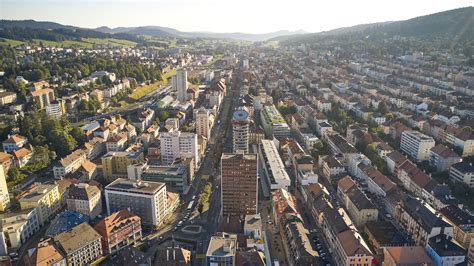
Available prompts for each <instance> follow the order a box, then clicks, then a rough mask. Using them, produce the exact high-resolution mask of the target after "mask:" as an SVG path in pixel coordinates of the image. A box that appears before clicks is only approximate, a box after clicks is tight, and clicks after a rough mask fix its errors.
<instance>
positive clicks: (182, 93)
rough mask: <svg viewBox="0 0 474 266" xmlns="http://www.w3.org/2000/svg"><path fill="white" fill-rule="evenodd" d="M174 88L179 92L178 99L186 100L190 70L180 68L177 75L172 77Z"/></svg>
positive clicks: (181, 101) (180, 100) (182, 101)
mask: <svg viewBox="0 0 474 266" xmlns="http://www.w3.org/2000/svg"><path fill="white" fill-rule="evenodd" d="M171 85H172V88H173V90H175V91H176V92H178V101H179V102H180V103H184V102H186V99H187V91H188V72H187V71H186V70H185V69H179V70H178V71H177V72H176V75H175V76H173V77H172V78H171Z"/></svg>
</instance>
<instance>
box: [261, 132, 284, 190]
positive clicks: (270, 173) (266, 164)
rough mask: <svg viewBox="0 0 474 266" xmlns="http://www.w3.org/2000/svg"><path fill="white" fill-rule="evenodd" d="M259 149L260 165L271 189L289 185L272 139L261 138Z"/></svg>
mask: <svg viewBox="0 0 474 266" xmlns="http://www.w3.org/2000/svg"><path fill="white" fill-rule="evenodd" d="M261 143H262V144H261V145H260V149H259V154H258V157H259V161H260V164H259V166H260V167H263V170H264V173H265V174H264V176H262V178H266V179H267V184H269V185H270V189H271V190H277V189H280V188H282V189H285V190H288V188H289V187H290V185H291V180H290V177H289V176H288V173H287V172H286V169H285V165H284V164H283V161H282V159H281V157H280V154H279V152H278V149H277V147H276V145H275V143H274V142H273V141H272V140H268V139H262V141H261Z"/></svg>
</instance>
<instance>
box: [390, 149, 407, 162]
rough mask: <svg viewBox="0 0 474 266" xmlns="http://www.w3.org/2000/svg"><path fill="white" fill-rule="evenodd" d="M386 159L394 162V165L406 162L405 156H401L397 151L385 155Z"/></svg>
mask: <svg viewBox="0 0 474 266" xmlns="http://www.w3.org/2000/svg"><path fill="white" fill-rule="evenodd" d="M387 158H389V159H390V160H392V161H394V162H395V164H398V165H400V164H402V163H403V162H405V161H406V160H408V159H407V158H406V157H405V156H403V154H401V153H400V152H398V151H392V152H391V153H389V154H387Z"/></svg>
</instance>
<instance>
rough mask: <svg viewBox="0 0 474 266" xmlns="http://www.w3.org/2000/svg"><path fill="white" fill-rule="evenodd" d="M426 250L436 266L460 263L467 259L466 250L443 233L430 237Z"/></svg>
mask: <svg viewBox="0 0 474 266" xmlns="http://www.w3.org/2000/svg"><path fill="white" fill-rule="evenodd" d="M426 252H427V253H428V255H429V256H430V257H431V259H432V260H433V262H434V265H435V266H443V265H459V264H460V263H463V262H464V261H465V260H466V250H464V249H463V248H462V247H460V246H458V245H456V244H455V243H454V242H453V241H451V238H450V237H446V235H443V234H441V235H437V236H434V237H432V238H430V240H429V242H428V245H427V246H426Z"/></svg>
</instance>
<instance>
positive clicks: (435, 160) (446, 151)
mask: <svg viewBox="0 0 474 266" xmlns="http://www.w3.org/2000/svg"><path fill="white" fill-rule="evenodd" d="M429 160H430V165H431V166H432V167H434V168H435V169H436V171H438V172H442V171H446V170H449V168H450V167H451V165H453V164H455V163H458V162H460V161H461V157H459V156H458V155H457V153H455V152H454V151H453V150H451V149H450V148H448V147H446V146H444V145H443V144H438V145H436V146H434V147H433V148H431V149H430V157H429Z"/></svg>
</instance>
